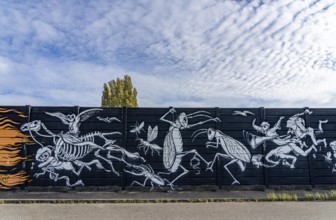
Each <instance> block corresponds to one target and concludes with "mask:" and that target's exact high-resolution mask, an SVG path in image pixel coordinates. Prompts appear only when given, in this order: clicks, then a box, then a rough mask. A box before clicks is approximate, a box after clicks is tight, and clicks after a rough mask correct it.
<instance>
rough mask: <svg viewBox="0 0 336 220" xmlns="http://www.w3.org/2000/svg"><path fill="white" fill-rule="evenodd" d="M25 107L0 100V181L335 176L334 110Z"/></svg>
mask: <svg viewBox="0 0 336 220" xmlns="http://www.w3.org/2000/svg"><path fill="white" fill-rule="evenodd" d="M25 109H26V107H16V108H0V188H3V189H10V188H12V187H18V186H29V185H34V184H35V185H43V186H51V185H55V184H56V185H58V186H67V187H71V188H74V189H75V187H79V186H95V185H102V186H115V185H117V186H125V187H127V186H137V187H149V189H150V190H153V189H155V188H158V189H171V190H176V189H179V188H180V187H176V186H181V185H213V184H217V185H218V184H222V185H223V184H224V185H240V184H242V185H249V184H263V183H264V181H263V180H262V179H260V178H266V177H263V175H265V170H264V169H268V170H272V169H274V170H276V172H275V175H280V176H281V180H282V181H283V182H284V184H289V185H290V184H304V183H306V182H304V181H305V178H306V179H307V177H309V176H308V175H310V173H315V174H316V175H317V176H318V179H317V177H311V178H316V180H315V181H316V182H318V183H321V184H328V183H330V184H334V183H336V140H335V139H336V138H335V137H336V129H335V126H334V124H336V119H335V118H336V117H335V116H336V110H335V111H333V110H328V111H329V112H328V114H327V115H325V116H324V115H323V114H324V113H323V112H324V110H319V109H317V110H309V109H305V110H302V111H300V110H298V111H290V112H291V114H283V115H282V114H281V112H282V110H281V109H280V110H277V112H279V113H278V114H275V115H272V116H271V117H269V118H267V117H263V119H262V118H261V115H260V114H259V113H258V111H257V110H258V109H238V110H235V109H217V110H216V111H215V109H214V110H211V109H210V110H209V109H206V110H203V109H175V108H170V109H150V110H148V109H146V111H142V110H141V109H132V111H131V113H127V112H126V114H129V115H124V114H125V113H123V112H122V111H121V110H118V109H102V108H86V109H85V110H82V111H80V109H78V110H77V111H74V109H73V108H72V109H70V108H53V107H48V108H45V109H46V110H42V109H41V110H40V108H36V110H35V111H33V113H32V112H31V111H25ZM33 109H34V107H33ZM60 109H61V110H60ZM63 110H64V111H63ZM23 112H28V113H27V114H24V113H23ZM29 112H30V113H29ZM110 112H111V113H110ZM112 112H113V114H112ZM138 112H141V114H140V115H138ZM216 112H217V113H216ZM316 112H317V113H316ZM333 113H335V116H334V115H333ZM128 116H130V117H131V118H132V119H128ZM309 117H311V118H312V119H311V120H310V123H307V121H306V119H307V118H309ZM128 120H131V122H128ZM308 158H310V159H309V160H308ZM308 164H311V165H310V166H308ZM260 168H263V169H260ZM309 169H319V171H315V172H310V171H309V172H308V170H309ZM296 170H298V171H296ZM304 170H306V171H304ZM320 170H323V172H321V173H320ZM296 173H298V175H301V176H302V177H301V176H300V177H298V178H297V180H296V177H295V175H296ZM287 175H288V176H291V178H288V181H289V182H288V183H287V182H285V181H286V178H287V177H286V176H287ZM293 176H294V177H293ZM272 178H275V180H274V181H275V182H276V178H278V177H277V176H275V177H272ZM279 178H280V177H279ZM311 178H310V179H311ZM214 180H215V181H214ZM330 181H333V182H330ZM122 184H124V185H122ZM308 184H309V182H308Z"/></svg>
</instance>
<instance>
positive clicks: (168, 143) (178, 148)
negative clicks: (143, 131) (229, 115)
mask: <svg viewBox="0 0 336 220" xmlns="http://www.w3.org/2000/svg"><path fill="white" fill-rule="evenodd" d="M175 112H176V110H175V109H174V108H171V109H170V110H169V111H168V112H167V113H166V114H164V115H163V116H162V117H161V118H160V120H161V121H164V122H167V123H169V124H170V127H169V131H168V132H167V135H166V137H165V139H164V143H163V164H164V166H165V168H166V169H167V170H168V172H159V174H160V173H161V174H171V173H175V172H176V171H177V170H178V168H181V169H182V170H183V172H182V173H181V174H180V175H178V176H177V177H176V178H175V179H174V180H173V181H171V182H170V183H169V184H168V185H169V186H170V187H171V188H172V189H173V188H174V185H173V184H174V183H175V182H176V181H177V180H178V179H180V178H181V177H182V176H184V175H186V174H187V173H188V172H189V171H188V170H187V169H186V168H185V167H183V166H182V165H181V161H182V158H183V157H184V156H186V155H188V154H193V155H194V157H193V159H192V160H191V161H193V160H202V161H203V162H204V163H205V164H207V165H209V162H207V161H206V160H205V159H204V158H203V157H202V156H201V155H200V154H199V153H198V152H197V151H196V149H193V150H189V151H183V141H182V135H181V130H184V129H187V128H192V127H195V126H198V125H202V124H204V123H207V122H211V121H214V122H219V121H220V120H219V118H213V117H211V116H210V113H209V112H205V111H198V112H194V113H191V114H188V115H187V114H186V113H184V112H182V113H180V114H179V116H178V117H177V119H176V120H175V121H169V120H167V119H165V117H167V115H168V114H169V113H170V114H174V113H175ZM196 117H205V118H208V119H207V120H205V121H200V122H197V123H195V124H189V122H188V119H192V118H196ZM191 161H190V165H191V166H192V162H191Z"/></svg>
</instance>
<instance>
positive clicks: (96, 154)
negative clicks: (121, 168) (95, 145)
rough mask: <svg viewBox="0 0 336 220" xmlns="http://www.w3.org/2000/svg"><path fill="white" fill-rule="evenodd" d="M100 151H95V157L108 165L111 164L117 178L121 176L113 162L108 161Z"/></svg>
mask: <svg viewBox="0 0 336 220" xmlns="http://www.w3.org/2000/svg"><path fill="white" fill-rule="evenodd" d="M99 151H100V150H97V151H95V153H94V154H95V156H96V157H98V158H100V159H102V160H104V161H105V162H107V163H108V164H110V166H111V169H112V172H113V173H115V174H116V175H117V176H119V175H120V174H119V172H117V171H116V170H115V169H114V167H113V164H112V161H110V160H108V159H106V158H105V157H103V156H101V155H99Z"/></svg>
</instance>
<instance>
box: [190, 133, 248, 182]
mask: <svg viewBox="0 0 336 220" xmlns="http://www.w3.org/2000/svg"><path fill="white" fill-rule="evenodd" d="M203 133H207V136H208V139H209V141H208V142H206V147H207V148H208V147H213V148H218V146H221V147H222V149H223V151H224V153H216V155H215V157H214V159H213V161H212V162H211V163H209V164H208V167H207V169H209V170H211V171H213V165H214V163H215V162H216V160H217V158H219V157H222V158H224V159H228V160H229V162H228V163H227V164H225V165H224V168H225V170H226V171H227V172H228V173H229V174H230V176H231V177H232V178H233V180H234V181H233V182H232V185H233V184H235V183H236V184H240V183H239V181H238V180H237V179H236V178H235V177H234V176H233V175H232V173H231V171H230V170H229V168H228V166H229V165H231V164H233V163H237V164H238V166H239V168H240V170H241V171H244V170H245V168H246V163H249V162H250V161H251V154H250V152H249V150H248V149H247V147H246V146H245V145H244V144H242V143H241V142H239V141H237V140H235V139H234V138H232V137H230V136H228V135H226V134H224V133H223V132H221V131H219V130H215V129H213V128H209V129H199V130H197V131H196V132H194V134H193V139H195V138H196V137H197V136H198V135H200V134H203ZM214 138H215V140H216V141H215V142H214V141H212V140H213V139H214Z"/></svg>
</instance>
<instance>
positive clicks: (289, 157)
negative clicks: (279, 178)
mask: <svg viewBox="0 0 336 220" xmlns="http://www.w3.org/2000/svg"><path fill="white" fill-rule="evenodd" d="M312 113H313V112H312V111H309V110H308V109H306V110H305V111H304V112H302V113H298V114H295V115H293V116H291V117H290V118H289V119H288V120H287V123H286V128H287V129H288V131H287V134H286V135H282V136H280V135H279V134H278V133H277V130H281V121H282V120H283V119H284V118H285V117H284V116H281V117H280V118H279V120H278V122H277V123H276V124H275V125H274V126H273V127H271V126H270V123H268V122H266V121H263V122H262V123H261V124H260V126H258V125H256V124H255V121H256V119H254V120H253V122H252V127H253V128H254V129H255V130H256V131H257V132H259V133H261V134H263V135H264V136H258V135H255V134H251V133H249V132H246V131H243V135H244V138H245V139H246V141H247V142H248V143H249V145H250V146H251V148H252V149H255V148H257V147H258V146H260V145H262V144H263V143H265V142H267V141H271V142H273V143H274V144H276V145H277V146H278V147H276V148H275V149H273V150H271V151H269V152H268V153H267V154H266V156H265V160H266V161H267V162H268V164H264V163H263V162H262V161H261V159H262V158H263V155H254V156H253V160H252V162H253V164H254V165H255V166H256V167H260V166H265V167H267V168H270V167H274V166H277V165H279V164H282V165H284V166H288V167H290V168H295V163H296V161H297V157H298V156H304V157H305V156H307V155H308V154H309V153H310V152H311V151H312V150H314V151H315V152H317V151H318V150H317V148H316V147H317V146H318V145H321V144H323V145H324V147H327V143H326V139H316V135H318V134H322V133H323V128H322V124H324V123H327V122H328V120H323V121H322V120H320V121H319V126H318V129H317V130H314V129H313V128H311V127H306V126H305V120H304V119H303V118H302V116H304V115H305V114H312ZM306 138H310V140H311V142H312V145H311V146H310V147H308V146H307V144H306ZM303 149H306V150H303ZM320 150H321V147H320Z"/></svg>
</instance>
